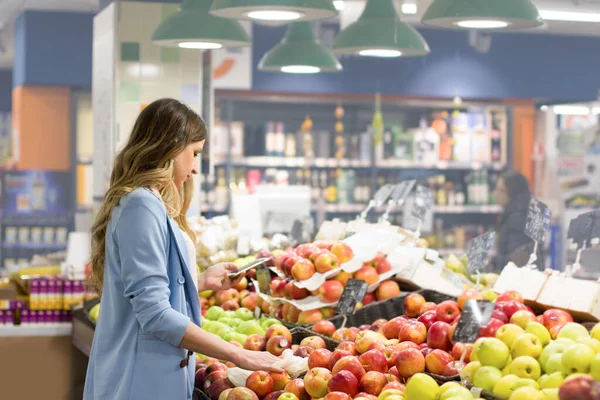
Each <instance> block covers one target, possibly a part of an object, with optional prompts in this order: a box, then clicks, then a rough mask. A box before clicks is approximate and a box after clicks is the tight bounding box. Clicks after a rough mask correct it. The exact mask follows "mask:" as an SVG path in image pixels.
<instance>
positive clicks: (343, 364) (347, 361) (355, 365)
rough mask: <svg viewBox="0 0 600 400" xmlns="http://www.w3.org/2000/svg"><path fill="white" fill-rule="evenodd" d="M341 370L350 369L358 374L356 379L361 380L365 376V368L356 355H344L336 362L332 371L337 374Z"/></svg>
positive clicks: (355, 374)
mask: <svg viewBox="0 0 600 400" xmlns="http://www.w3.org/2000/svg"><path fill="white" fill-rule="evenodd" d="M341 370H346V371H350V372H352V373H353V374H354V376H356V379H358V380H359V382H360V380H361V379H362V378H363V376H365V373H366V371H365V369H364V367H363V366H362V364H361V363H360V361H359V360H358V358H357V357H354V356H346V357H342V358H341V359H340V360H339V361H338V362H336V363H335V365H334V366H333V369H332V370H331V372H332V373H333V374H334V375H335V374H337V373H338V372H340V371H341Z"/></svg>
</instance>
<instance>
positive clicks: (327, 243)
mask: <svg viewBox="0 0 600 400" xmlns="http://www.w3.org/2000/svg"><path fill="white" fill-rule="evenodd" d="M336 243H337V240H316V241H314V242H313V245H315V246H317V247H318V248H320V249H327V250H331V248H332V247H333V245H334V244H336Z"/></svg>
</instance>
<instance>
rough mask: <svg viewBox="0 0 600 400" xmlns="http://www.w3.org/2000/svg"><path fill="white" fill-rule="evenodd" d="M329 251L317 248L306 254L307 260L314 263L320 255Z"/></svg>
mask: <svg viewBox="0 0 600 400" xmlns="http://www.w3.org/2000/svg"><path fill="white" fill-rule="evenodd" d="M330 253H331V252H330V251H329V250H327V249H317V250H316V251H313V252H312V253H311V254H310V256H308V260H309V261H310V262H311V263H313V264H316V262H317V260H318V259H319V257H320V256H322V255H323V254H330Z"/></svg>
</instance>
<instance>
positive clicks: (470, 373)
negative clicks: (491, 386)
mask: <svg viewBox="0 0 600 400" xmlns="http://www.w3.org/2000/svg"><path fill="white" fill-rule="evenodd" d="M479 368H481V363H480V362H479V361H471V362H470V363H468V364H467V365H465V367H464V368H463V370H462V372H461V375H462V376H463V377H465V378H466V379H468V380H469V382H471V383H473V380H474V376H475V372H477V370H478V369H479Z"/></svg>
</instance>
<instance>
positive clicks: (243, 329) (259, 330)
mask: <svg viewBox="0 0 600 400" xmlns="http://www.w3.org/2000/svg"><path fill="white" fill-rule="evenodd" d="M236 329H237V331H238V332H239V333H243V334H244V335H253V334H259V335H262V336H265V334H266V333H267V332H266V331H265V329H264V328H263V327H262V326H260V324H259V323H258V321H256V320H254V319H253V320H250V321H244V322H242V323H241V324H239V325H238V326H237V328H236Z"/></svg>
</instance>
